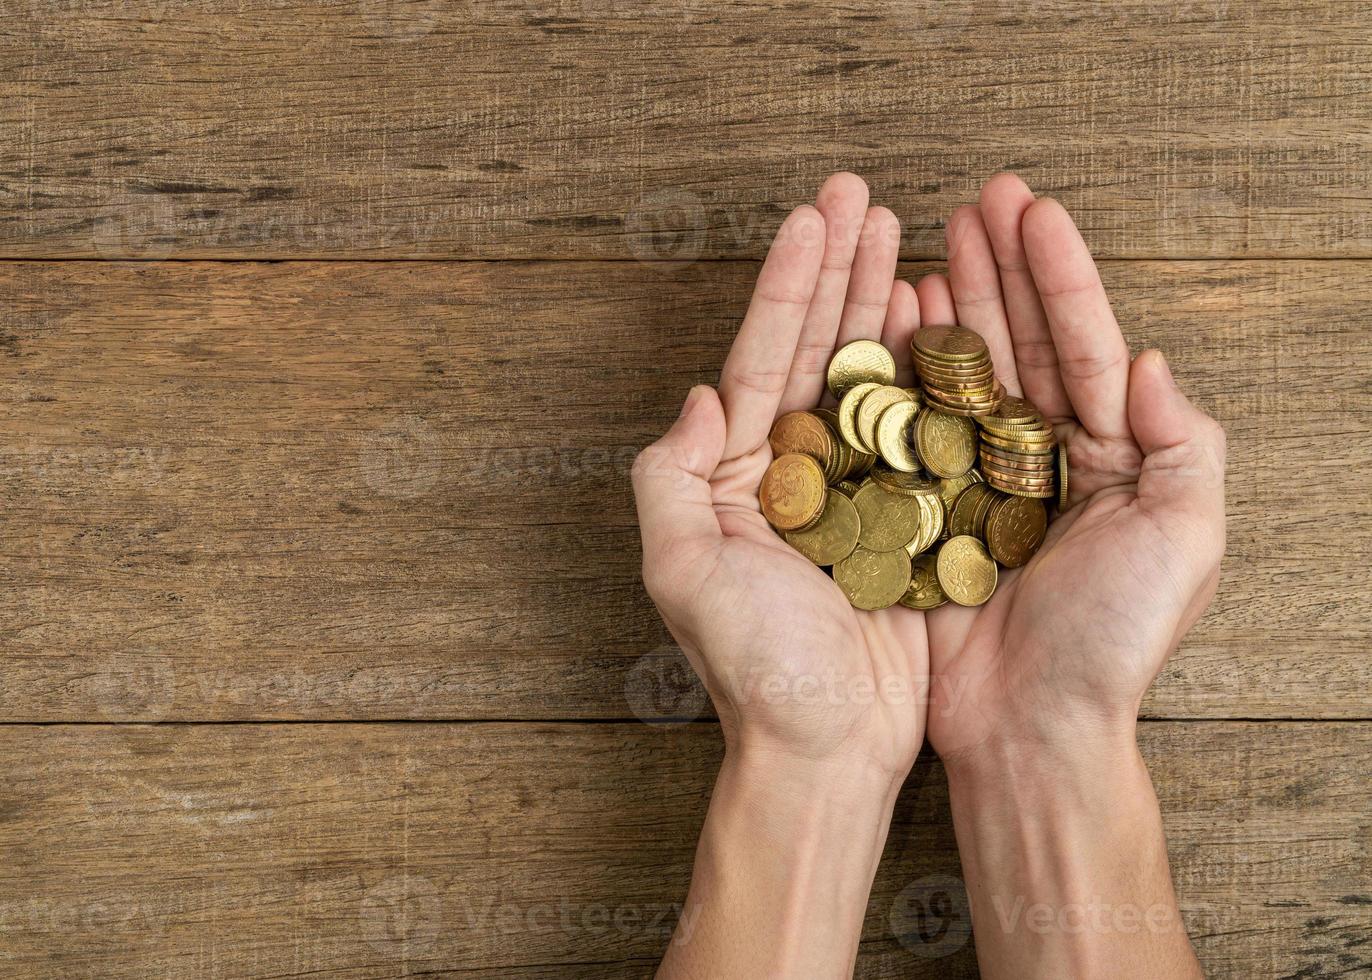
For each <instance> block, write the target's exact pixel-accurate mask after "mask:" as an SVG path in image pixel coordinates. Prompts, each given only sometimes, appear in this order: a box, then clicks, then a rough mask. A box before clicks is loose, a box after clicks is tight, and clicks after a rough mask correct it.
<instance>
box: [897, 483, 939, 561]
mask: <svg viewBox="0 0 1372 980" xmlns="http://www.w3.org/2000/svg"><path fill="white" fill-rule="evenodd" d="M916 499H917V500H919V504H920V507H922V508H923V513H922V514H921V515H920V521H919V534H918V535H917V536H916V537H915V538H914V540H912V541H911V542H910V543H909V544H907V545H906V546H905V550H906V552H907V553H909V555H910V557H911V558H914V557H915V556H916V555H919V554H921V553H922V552H924V551H927V550H928V549H929V548H930V547H931V546H932V545H933V543H934V542H935V541H937V540H938V538H939V535H940V534H942V533H943V501H941V500H939V499H938V497H935V496H929V497H918V498H916Z"/></svg>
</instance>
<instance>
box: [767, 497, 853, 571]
mask: <svg viewBox="0 0 1372 980" xmlns="http://www.w3.org/2000/svg"><path fill="white" fill-rule="evenodd" d="M858 527H859V524H858V512H857V508H856V507H854V506H853V502H852V501H851V500H849V499H848V498H847V497H845V496H844V495H843V494H842V493H841V492H839V491H838V490H830V491H829V492H828V494H827V498H826V500H825V503H824V511H823V513H821V514H820V517H819V521H818V523H816V524H815V526H814V527H812V528H810V529H809V530H804V531H787V532H786V533H785V537H786V543H787V544H789V545H790V546H791V547H792V548H795V549H796V551H799V552H800V553H801V554H802V555H804V556H805V557H806V558H808V559H810V560H811V561H812V562H814V563H815V564H816V565H832V564H834V562H836V561H840V560H841V559H844V558H847V557H848V556H849V555H851V554H852V553H853V549H854V548H856V547H857V541H858Z"/></svg>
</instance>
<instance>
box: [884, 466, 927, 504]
mask: <svg viewBox="0 0 1372 980" xmlns="http://www.w3.org/2000/svg"><path fill="white" fill-rule="evenodd" d="M872 479H873V480H874V481H875V482H877V483H879V484H881V486H882V487H884V488H885V489H887V490H889V491H891V492H892V493H898V494H901V495H902V496H907V497H924V496H928V495H929V494H934V493H938V481H937V480H934V479H933V478H932V477H928V476H925V475H924V474H923V473H902V472H900V471H899V470H893V469H891V468H890V467H889V466H886V465H885V464H878V465H876V466H873V467H872Z"/></svg>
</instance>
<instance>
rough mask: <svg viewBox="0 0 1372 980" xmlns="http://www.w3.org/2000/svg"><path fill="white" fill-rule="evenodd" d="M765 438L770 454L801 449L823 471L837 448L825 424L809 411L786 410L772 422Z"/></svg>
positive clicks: (782, 453) (775, 454) (774, 454)
mask: <svg viewBox="0 0 1372 980" xmlns="http://www.w3.org/2000/svg"><path fill="white" fill-rule="evenodd" d="M767 441H768V442H769V443H771V445H772V455H773V456H784V455H786V454H787V453H804V454H805V455H806V456H810V457H813V458H814V460H815V462H817V463H819V465H820V466H821V467H822V468H823V469H824V470H826V471H828V470H829V469H830V464H831V463H832V461H833V457H834V454H835V453H836V452H837V451H838V446H837V445H836V444H835V439H834V437H833V435H832V434H831V432H830V429H829V427H828V426H827V425H825V424H824V420H823V419H821V418H820V417H819V416H817V415H815V414H814V413H812V412H787V413H786V414H785V415H783V416H782V417H781V418H779V419H777V420H776V421H775V422H773V423H772V432H771V434H770V435H768V437H767Z"/></svg>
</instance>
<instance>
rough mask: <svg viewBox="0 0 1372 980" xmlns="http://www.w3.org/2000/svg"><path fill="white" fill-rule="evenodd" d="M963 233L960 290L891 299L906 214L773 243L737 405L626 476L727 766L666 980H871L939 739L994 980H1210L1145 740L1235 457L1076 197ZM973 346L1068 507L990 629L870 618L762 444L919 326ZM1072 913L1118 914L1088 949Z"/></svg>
mask: <svg viewBox="0 0 1372 980" xmlns="http://www.w3.org/2000/svg"><path fill="white" fill-rule="evenodd" d="M948 238H949V276H948V278H947V279H945V278H944V277H942V276H930V277H926V278H925V279H924V280H922V281H921V282H920V283H919V285H918V287H915V288H911V287H910V285H909V284H908V283H904V282H902V281H899V280H893V276H894V271H895V263H896V252H897V245H898V226H897V225H896V222H895V218H894V216H892V215H891V214H890V212H888V211H885V210H884V209H881V208H869V207H868V201H867V189H866V187H865V185H863V184H862V182H861V181H860V180H858V179H857V178H856V177H854V176H852V175H851V174H838V175H835V177H833V178H831V179H830V180H829V181H828V182H827V183H826V184H825V186H824V187H823V188H822V189H821V191H820V193H819V196H818V200H817V202H816V206H815V207H814V208H810V207H804V208H800V209H797V211H795V212H793V213H792V215H791V216H790V217H789V218H788V219H787V221H786V222H785V224H784V225H783V226H782V229H781V230H780V232H779V233H778V236H777V240H776V241H775V242H774V244H773V246H772V250H771V252H770V254H769V256H768V259H767V261H766V263H765V264H764V266H763V269H762V271H761V273H760V275H759V278H758V283H757V287H756V290H755V292H754V297H753V301H752V305H751V306H750V308H749V311H748V314H747V316H746V317H745V319H744V322H743V325H742V326H741V327H740V330H739V335H738V337H737V339H736V340H735V343H734V347H733V349H732V351H731V352H730V354H729V357H728V359H727V360H726V362H725V365H724V369H723V372H722V374H721V378H720V384H719V389H718V392H716V391H715V390H714V389H711V388H708V387H699V388H696V389H693V391H692V392H691V395H690V397H689V398H688V399H687V403H686V406H685V408H684V410H683V413H682V417H681V418H680V419H679V420H678V421H677V423H676V424H675V425H674V426H673V427H672V429H671V430H670V431H669V432H668V433H667V434H666V435H665V436H664V437H663V438H662V439H661V440H659V441H658V442H657V443H655V444H654V445H653V446H651V447H649V448H648V449H647V450H645V451H644V453H643V454H642V455H641V456H640V459H639V461H638V463H637V464H636V466H635V471H634V486H635V493H636V497H637V500H638V506H639V516H640V524H641V527H642V532H643V544H644V578H645V582H646V583H647V586H648V590H649V593H650V594H651V595H652V596H653V598H654V600H655V601H656V603H657V604H658V607H659V609H660V610H661V612H662V615H663V618H664V620H665V621H666V623H667V625H668V627H669V628H670V629H671V631H672V633H673V635H674V636H675V637H676V638H677V640H678V641H679V642H680V643H681V645H682V648H683V650H684V651H685V652H686V655H687V657H688V658H689V659H690V660H691V663H692V665H693V666H694V667H695V669H696V671H697V672H698V673H699V674H700V676H701V677H702V679H703V680H704V682H705V684H706V687H707V688H708V690H709V692H710V695H711V697H712V699H713V701H714V703H715V706H716V709H717V710H718V712H719V715H720V719H721V724H722V727H723V731H724V736H725V741H726V760H725V764H724V768H723V771H722V772H721V776H720V780H719V783H718V784H717V787H716V792H715V795H714V797H713V799H712V802H711V807H710V813H709V816H708V818H707V821H706V825H705V828H704V830H703V832H702V837H701V844H700V849H699V852H698V855H697V864H696V872H695V876H694V878H693V882H692V886H691V892H690V895H689V897H688V900H687V904H686V908H685V912H684V913H683V920H682V921H683V928H682V929H681V930H679V932H678V935H677V937H676V938H675V939H674V941H673V944H672V946H671V947H670V949H669V951H668V953H667V956H666V958H665V959H664V961H663V965H662V968H661V971H660V974H659V975H660V976H664V977H697V976H699V977H734V976H749V977H752V976H768V977H772V976H804V977H830V976H833V977H842V976H848V975H850V973H851V971H852V966H853V960H854V957H855V955H856V949H857V942H858V938H859V935H860V931H861V926H862V919H863V915H864V913H865V907H866V899H867V893H868V890H869V889H870V885H871V880H872V875H873V874H874V873H875V868H876V863H877V859H878V858H879V856H880V853H881V848H882V845H883V843H884V840H885V834H886V826H887V823H888V821H889V818H890V809H891V806H892V805H893V804H894V799H895V795H896V792H897V791H898V789H899V786H900V784H901V782H902V781H903V780H904V778H905V776H906V775H907V774H908V772H909V770H910V768H911V766H912V764H913V762H914V759H915V756H916V755H917V753H918V751H919V748H920V745H921V744H922V742H923V739H924V736H925V728H926V721H927V726H928V735H929V738H930V741H931V743H932V744H933V746H934V748H935V749H936V750H937V751H938V752H939V754H940V756H942V757H943V759H944V762H945V765H946V767H947V770H948V773H949V781H950V788H951V792H952V799H953V812H954V820H955V825H956V828H957V832H958V840H959V848H960V851H961V854H962V858H963V867H964V874H965V877H966V880H967V889H968V894H969V897H970V898H971V902H972V910H973V920H974V922H975V925H976V936H977V949H978V956H979V958H980V960H981V964H982V970H983V973H984V974H985V975H986V976H988V977H996V976H1006V977H1010V976H1014V977H1034V976H1044V977H1049V976H1053V977H1057V976H1065V975H1071V976H1095V975H1102V976H1105V975H1108V976H1111V977H1129V976H1150V977H1157V976H1197V975H1199V973H1198V968H1197V967H1196V965H1195V958H1194V955H1193V953H1192V952H1191V947H1190V943H1189V941H1188V940H1187V938H1186V935H1185V932H1184V930H1182V929H1181V927H1180V919H1179V916H1178V915H1177V911H1176V904H1175V898H1174V896H1173V892H1172V887H1171V882H1170V877H1169V874H1168V870H1167V857H1166V849H1165V845H1164V844H1163V841H1162V832H1161V824H1160V819H1159V817H1158V809H1157V803H1156V799H1155V798H1154V796H1153V794H1152V788H1151V784H1150V783H1149V781H1148V777H1147V773H1146V770H1144V768H1143V765H1142V762H1141V760H1140V759H1139V758H1138V755H1137V750H1136V749H1135V748H1134V724H1135V721H1134V719H1135V717H1136V716H1137V710H1138V706H1139V703H1140V700H1141V698H1142V696H1143V693H1144V691H1145V690H1146V688H1147V686H1148V684H1149V683H1151V681H1152V679H1153V678H1154V677H1155V676H1156V674H1157V672H1158V671H1159V670H1160V669H1161V667H1162V665H1163V663H1164V662H1165V660H1166V658H1167V655H1168V654H1169V652H1170V651H1171V650H1172V649H1173V648H1174V647H1175V645H1176V643H1177V641H1178V640H1179V639H1180V637H1181V636H1182V635H1183V634H1184V633H1185V631H1186V630H1187V629H1188V628H1189V627H1190V626H1191V625H1192V624H1193V623H1194V621H1195V619H1196V618H1197V617H1198V616H1199V615H1200V613H1201V611H1202V610H1203V609H1204V607H1205V605H1206V604H1207V603H1208V601H1209V599H1210V597H1211V595H1212V594H1213V591H1214V588H1215V583H1216V580H1217V576H1218V566H1219V558H1220V555H1221V553H1222V551H1223V541H1224V512H1223V453H1224V440H1223V433H1222V432H1221V431H1220V429H1219V427H1218V426H1217V425H1216V424H1215V423H1214V422H1213V421H1212V420H1210V419H1209V418H1208V417H1207V416H1205V415H1204V414H1203V413H1201V412H1200V411H1199V410H1197V409H1195V408H1194V407H1193V406H1191V405H1190V403H1189V402H1187V401H1186V399H1185V397H1184V396H1183V395H1182V394H1181V393H1180V392H1179V391H1178V390H1177V389H1176V387H1175V386H1174V385H1173V384H1172V382H1171V376H1170V374H1169V373H1168V371H1167V368H1166V364H1165V362H1164V360H1163V358H1162V356H1161V355H1160V354H1159V353H1157V352H1145V353H1144V354H1142V355H1140V356H1139V357H1138V358H1136V359H1134V360H1133V361H1132V363H1131V361H1130V358H1129V353H1128V349H1127V347H1126V345H1125V343H1124V340H1123V337H1122V335H1121V334H1120V332H1119V328H1118V326H1117V325H1116V323H1115V320H1114V317H1113V314H1112V313H1111V312H1110V308H1109V303H1108V301H1107V299H1106V297H1105V292H1104V289H1103V288H1102V286H1101V284H1100V280H1099V277H1098V275H1097V273H1096V269H1095V265H1094V263H1093V262H1092V261H1091V258H1090V255H1089V254H1088V253H1087V251H1086V248H1085V245H1084V244H1083V243H1082V241H1081V238H1080V235H1079V234H1078V233H1077V231H1076V229H1075V227H1074V226H1073V225H1072V222H1071V219H1070V217H1068V216H1067V214H1066V212H1065V211H1063V210H1062V208H1061V207H1060V206H1059V205H1057V204H1056V202H1053V201H1050V200H1042V201H1038V202H1035V201H1034V198H1033V195H1032V193H1031V192H1030V191H1029V190H1028V188H1026V187H1025V186H1024V185H1023V183H1022V182H1020V181H1019V180H1018V178H1015V177H1013V176H1011V175H1001V176H999V177H997V178H995V179H993V180H992V181H990V182H988V184H987V185H986V186H985V188H983V191H982V195H981V200H980V203H979V205H978V206H975V207H972V208H965V209H962V210H960V211H959V212H957V213H956V214H955V215H954V216H953V219H952V220H951V221H950V222H949V227H948ZM955 319H956V320H957V321H959V322H962V323H963V324H965V325H967V326H969V327H971V328H973V329H975V330H977V331H978V332H980V333H981V334H982V335H983V336H984V337H986V339H987V343H988V346H989V347H990V349H991V352H992V356H993V359H994V360H995V363H996V367H997V372H998V374H999V375H1000V377H1001V379H1002V381H1003V382H1004V383H1005V385H1006V387H1007V388H1008V389H1009V390H1010V391H1011V392H1012V393H1015V394H1019V393H1023V394H1025V395H1026V396H1027V397H1029V398H1030V399H1031V400H1033V401H1034V402H1035V404H1037V405H1038V406H1039V407H1040V409H1041V410H1043V411H1044V413H1045V415H1046V416H1048V417H1049V418H1050V419H1052V421H1053V422H1054V423H1055V426H1056V428H1057V431H1058V435H1059V437H1060V439H1062V440H1063V441H1064V442H1065V443H1066V444H1067V446H1068V449H1069V454H1070V462H1071V466H1072V475H1073V479H1072V498H1071V506H1070V508H1069V509H1068V511H1067V512H1066V513H1065V514H1063V515H1061V516H1060V517H1059V518H1058V519H1057V520H1056V521H1055V522H1054V525H1053V527H1052V529H1051V531H1050V535H1049V538H1048V540H1047V542H1046V543H1045V545H1044V547H1043V549H1042V550H1041V551H1040V552H1039V554H1038V555H1037V556H1035V558H1034V559H1033V561H1031V562H1030V563H1029V564H1028V565H1027V566H1026V567H1025V568H1023V569H1019V570H1016V571H1011V572H1004V573H1003V574H1002V577H1001V585H1000V587H999V588H998V590H997V592H996V594H995V596H993V598H992V599H991V601H990V602H988V603H987V604H986V605H985V606H983V607H980V608H977V609H963V608H959V607H952V606H945V607H943V608H940V609H938V610H934V611H933V612H932V613H930V614H928V615H927V616H926V615H924V614H921V613H918V612H915V611H912V610H908V609H905V608H903V607H896V608H894V609H888V610H883V611H879V612H860V611H857V610H854V609H852V608H851V607H850V606H849V604H848V603H847V601H846V599H845V598H844V596H843V594H842V593H841V592H840V591H839V589H838V588H837V586H835V585H834V583H833V581H832V580H831V579H829V578H828V576H826V575H825V574H824V573H823V572H821V571H820V570H819V569H817V568H815V567H813V566H812V565H810V563H809V562H808V561H806V560H805V559H804V558H802V557H801V556H800V555H798V554H796V553H795V552H793V551H792V550H791V549H790V548H789V547H788V546H787V545H786V544H785V543H784V542H783V541H782V540H781V539H780V538H778V537H777V536H776V534H775V533H774V532H773V531H772V530H771V529H770V528H769V527H768V525H767V523H766V521H765V520H764V519H763V518H762V515H761V513H760V511H759V509H758V502H757V487H758V484H759V482H760V480H761V477H762V474H763V472H764V471H765V469H766V467H767V464H768V463H769V462H770V460H771V453H770V450H769V448H768V445H767V433H768V431H769V429H770V427H771V423H772V421H773V420H774V419H775V418H776V417H777V415H779V414H780V413H782V412H785V411H790V410H792V409H796V408H805V407H812V406H814V405H816V404H818V403H819V401H820V397H821V394H822V391H823V377H824V369H825V366H826V365H827V362H828V360H829V357H830V355H831V354H832V352H833V350H834V349H836V348H837V347H838V346H842V345H843V344H845V343H847V342H849V341H851V340H855V339H859V338H870V339H879V340H881V341H882V342H883V343H885V344H886V345H887V346H888V347H889V348H890V349H891V351H892V353H893V354H895V355H896V358H897V363H898V364H907V363H908V360H909V355H908V345H909V339H910V336H911V334H912V333H913V331H914V330H915V329H917V328H918V326H919V325H920V323H921V322H923V323H950V322H954V320H955ZM1093 903H1094V904H1093ZM1078 905H1082V906H1083V907H1086V906H1090V907H1091V908H1092V909H1096V910H1097V911H1098V910H1099V907H1102V906H1108V907H1109V909H1111V910H1112V911H1111V916H1113V917H1112V918H1111V917H1108V922H1107V924H1106V926H1104V927H1095V926H1093V927H1091V928H1084V929H1083V928H1077V927H1076V922H1077V920H1076V919H1075V918H1073V915H1075V912H1076V908H1077V906H1078ZM1120 909H1126V911H1125V912H1124V913H1123V914H1124V915H1125V920H1124V921H1123V922H1122V923H1121V921H1120V920H1119V915H1120V912H1119V910H1120ZM1128 909H1135V910H1147V911H1149V912H1150V914H1152V916H1153V920H1154V922H1155V924H1154V925H1152V926H1148V927H1145V928H1140V929H1135V928H1132V923H1133V919H1132V918H1130V916H1131V915H1132V914H1133V913H1132V912H1129V911H1127V910H1128ZM1064 911H1066V912H1067V913H1068V914H1067V916H1066V918H1065V919H1064V917H1063V915H1062V913H1063V912H1064ZM1097 917H1098V918H1099V916H1097ZM1048 919H1052V922H1051V923H1049V925H1048V926H1047V927H1044V926H1043V923H1044V922H1045V921H1047V920H1048ZM687 923H690V928H689V929H687V928H686V924H687ZM687 933H689V935H688V934H687Z"/></svg>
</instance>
